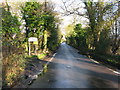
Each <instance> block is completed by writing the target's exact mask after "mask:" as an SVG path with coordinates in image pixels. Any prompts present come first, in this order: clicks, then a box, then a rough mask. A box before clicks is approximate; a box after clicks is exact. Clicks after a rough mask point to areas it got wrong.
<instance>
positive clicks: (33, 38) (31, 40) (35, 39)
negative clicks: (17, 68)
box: [28, 37, 38, 55]
mask: <svg viewBox="0 0 120 90" xmlns="http://www.w3.org/2000/svg"><path fill="white" fill-rule="evenodd" d="M28 42H29V55H30V51H31V47H30V42H33V43H34V44H38V39H37V38H36V37H30V38H28ZM35 53H36V47H35Z"/></svg>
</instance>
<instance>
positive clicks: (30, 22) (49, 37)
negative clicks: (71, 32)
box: [0, 2, 61, 87]
mask: <svg viewBox="0 0 120 90" xmlns="http://www.w3.org/2000/svg"><path fill="white" fill-rule="evenodd" d="M12 3H14V2H3V3H2V31H0V33H1V34H2V53H3V60H2V61H3V87H8V86H12V85H13V84H14V83H16V82H17V81H19V79H20V76H21V75H22V74H23V72H24V70H25V67H26V64H25V63H26V62H28V61H27V60H26V57H29V56H28V50H29V46H28V39H29V38H30V37H36V38H38V42H35V43H34V42H31V43H30V44H31V55H35V56H37V57H38V58H39V59H43V58H44V57H45V56H46V55H47V54H49V53H51V52H53V51H54V50H56V48H57V47H58V46H59V43H60V39H61V37H60V33H59V26H58V23H59V20H58V19H57V18H56V12H54V8H53V7H52V6H51V4H49V2H43V3H40V2H24V3H22V4H20V3H17V5H16V7H17V8H15V7H14V8H13V7H12V6H11V4H12ZM14 5H15V4H14ZM16 9H17V10H16ZM14 10H16V11H17V12H14ZM35 50H36V52H35ZM32 57H33V56H31V58H32Z"/></svg>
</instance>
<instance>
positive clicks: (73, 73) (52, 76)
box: [29, 44, 120, 88]
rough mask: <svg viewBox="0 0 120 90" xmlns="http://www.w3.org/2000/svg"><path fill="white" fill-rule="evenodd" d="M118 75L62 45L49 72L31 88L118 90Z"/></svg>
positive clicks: (49, 67) (50, 65)
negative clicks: (109, 89) (97, 89)
mask: <svg viewBox="0 0 120 90" xmlns="http://www.w3.org/2000/svg"><path fill="white" fill-rule="evenodd" d="M119 85H120V82H119V83H118V75H117V74H115V73H114V72H112V71H110V70H109V69H108V68H107V67H105V66H103V65H101V64H97V63H95V62H93V61H91V60H90V59H88V58H87V57H85V56H83V55H80V54H78V51H77V50H76V49H74V48H72V47H71V46H69V45H67V44H61V47H60V48H59V50H58V51H57V54H56V56H55V57H54V59H53V60H52V62H51V63H50V64H49V66H48V71H47V72H46V73H45V74H44V75H43V76H40V77H39V78H38V79H37V80H35V81H34V82H33V84H31V85H30V87H29V88H118V87H119Z"/></svg>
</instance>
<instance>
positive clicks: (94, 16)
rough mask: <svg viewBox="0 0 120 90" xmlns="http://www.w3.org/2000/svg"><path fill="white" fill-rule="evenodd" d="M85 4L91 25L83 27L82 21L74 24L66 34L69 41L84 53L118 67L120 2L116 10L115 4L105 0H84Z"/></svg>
mask: <svg viewBox="0 0 120 90" xmlns="http://www.w3.org/2000/svg"><path fill="white" fill-rule="evenodd" d="M84 4H85V8H86V10H87V12H86V13H87V17H88V19H89V26H88V27H85V28H82V24H80V23H78V24H76V25H74V28H73V30H71V33H68V35H67V36H66V38H67V43H68V44H69V45H71V46H73V47H75V48H77V49H79V50H80V53H82V54H85V55H89V56H91V57H92V58H95V59H96V60H99V61H101V62H104V63H107V64H109V65H112V66H114V67H117V68H118V66H120V38H119V31H118V30H119V29H118V26H119V24H118V23H117V22H118V21H119V19H118V18H119V17H120V6H119V5H120V2H117V7H118V9H117V10H116V11H113V10H112V9H113V7H114V5H113V4H112V5H109V4H106V3H105V2H84ZM108 14H112V15H110V16H108ZM104 17H106V18H104Z"/></svg>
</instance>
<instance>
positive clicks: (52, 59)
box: [46, 53, 57, 65]
mask: <svg viewBox="0 0 120 90" xmlns="http://www.w3.org/2000/svg"><path fill="white" fill-rule="evenodd" d="M56 54H57V53H54V54H53V56H52V58H51V59H50V60H49V61H48V62H47V63H46V65H48V64H49V63H50V62H51V61H52V60H53V58H54V57H55V55H56Z"/></svg>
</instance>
